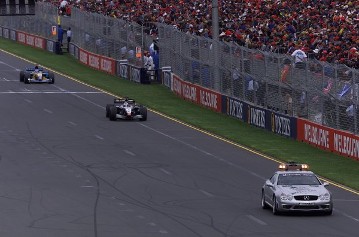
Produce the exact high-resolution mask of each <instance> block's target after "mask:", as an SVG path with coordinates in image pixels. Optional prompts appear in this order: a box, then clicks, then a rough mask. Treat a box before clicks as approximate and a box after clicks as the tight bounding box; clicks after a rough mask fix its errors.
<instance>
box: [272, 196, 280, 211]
mask: <svg viewBox="0 0 359 237" xmlns="http://www.w3.org/2000/svg"><path fill="white" fill-rule="evenodd" d="M272 206H273V207H272V211H273V215H279V211H278V202H277V199H276V198H275V197H274V198H273V205H272Z"/></svg>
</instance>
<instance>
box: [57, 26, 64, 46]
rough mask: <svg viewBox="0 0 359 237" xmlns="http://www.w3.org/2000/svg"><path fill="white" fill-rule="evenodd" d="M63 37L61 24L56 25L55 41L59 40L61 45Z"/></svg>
mask: <svg viewBox="0 0 359 237" xmlns="http://www.w3.org/2000/svg"><path fill="white" fill-rule="evenodd" d="M63 38H64V30H63V29H62V27H61V25H58V26H57V41H58V42H60V47H61V46H62V40H63Z"/></svg>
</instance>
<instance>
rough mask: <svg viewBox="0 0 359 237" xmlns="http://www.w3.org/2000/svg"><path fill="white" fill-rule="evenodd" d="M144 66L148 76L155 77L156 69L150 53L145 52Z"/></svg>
mask: <svg viewBox="0 0 359 237" xmlns="http://www.w3.org/2000/svg"><path fill="white" fill-rule="evenodd" d="M143 66H144V68H146V70H147V74H148V75H149V76H150V77H152V76H153V75H154V73H153V69H154V63H153V58H152V56H151V54H150V52H148V51H145V52H144V56H143Z"/></svg>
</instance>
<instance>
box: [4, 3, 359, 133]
mask: <svg viewBox="0 0 359 237" xmlns="http://www.w3.org/2000/svg"><path fill="white" fill-rule="evenodd" d="M57 20H58V18H57V8H56V7H55V6H53V5H51V4H48V3H37V4H36V15H35V16H16V17H15V16H6V17H0V24H1V25H2V26H4V27H9V28H13V29H17V30H22V31H26V32H31V33H34V34H37V35H40V36H44V37H46V38H50V39H51V38H54V36H52V35H51V26H54V25H57V22H58V21H57ZM61 24H62V26H63V28H65V29H66V28H67V27H71V28H72V31H73V38H72V41H73V42H74V43H75V44H76V45H78V46H79V47H81V48H83V49H85V50H87V51H90V52H93V53H96V54H100V55H103V56H107V57H111V58H115V59H116V60H121V59H127V60H128V61H129V63H130V64H133V65H137V66H141V65H142V57H136V56H137V55H136V48H138V47H141V48H142V49H148V47H149V46H150V45H151V44H152V43H153V39H154V37H153V36H151V35H149V34H148V33H149V31H150V30H151V29H153V28H154V27H153V26H154V25H155V27H156V32H157V36H156V37H158V42H157V45H158V46H159V55H160V67H163V66H171V68H172V71H173V72H174V73H175V74H177V75H178V76H179V77H181V78H182V79H184V80H186V81H188V82H191V83H195V84H198V85H201V86H203V87H206V88H209V89H212V90H215V91H219V92H221V93H222V94H225V95H228V96H230V97H234V98H238V99H241V100H244V101H247V102H250V103H253V104H255V105H260V106H263V107H265V108H268V109H272V110H274V111H278V112H281V113H283V114H287V115H290V116H298V117H304V118H307V119H309V120H311V121H314V122H316V123H319V124H322V125H325V126H329V127H332V128H335V129H343V130H347V131H351V132H353V133H358V130H359V128H358V119H359V110H358V104H359V103H358V102H359V101H358V99H359V71H358V70H355V69H353V68H349V67H347V66H345V65H340V64H328V63H325V62H320V61H317V60H313V59H309V60H308V61H307V62H306V63H304V64H300V65H295V63H294V61H293V58H292V57H290V56H288V55H285V54H278V53H274V52H266V51H259V50H252V49H249V48H245V47H240V46H238V45H236V44H235V43H231V42H214V41H213V40H212V39H209V38H204V37H198V36H194V35H190V34H185V33H183V32H180V31H178V30H177V29H175V28H174V27H173V26H170V25H165V24H160V23H145V24H143V25H139V24H137V23H134V22H127V21H124V20H120V19H115V18H111V17H106V16H104V15H101V14H96V13H89V12H84V11H82V10H80V9H77V8H74V9H72V15H71V17H61Z"/></svg>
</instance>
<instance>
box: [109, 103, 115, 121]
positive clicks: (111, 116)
mask: <svg viewBox="0 0 359 237" xmlns="http://www.w3.org/2000/svg"><path fill="white" fill-rule="evenodd" d="M116 114H117V108H116V107H115V106H111V107H110V114H109V118H110V120H111V121H116Z"/></svg>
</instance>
